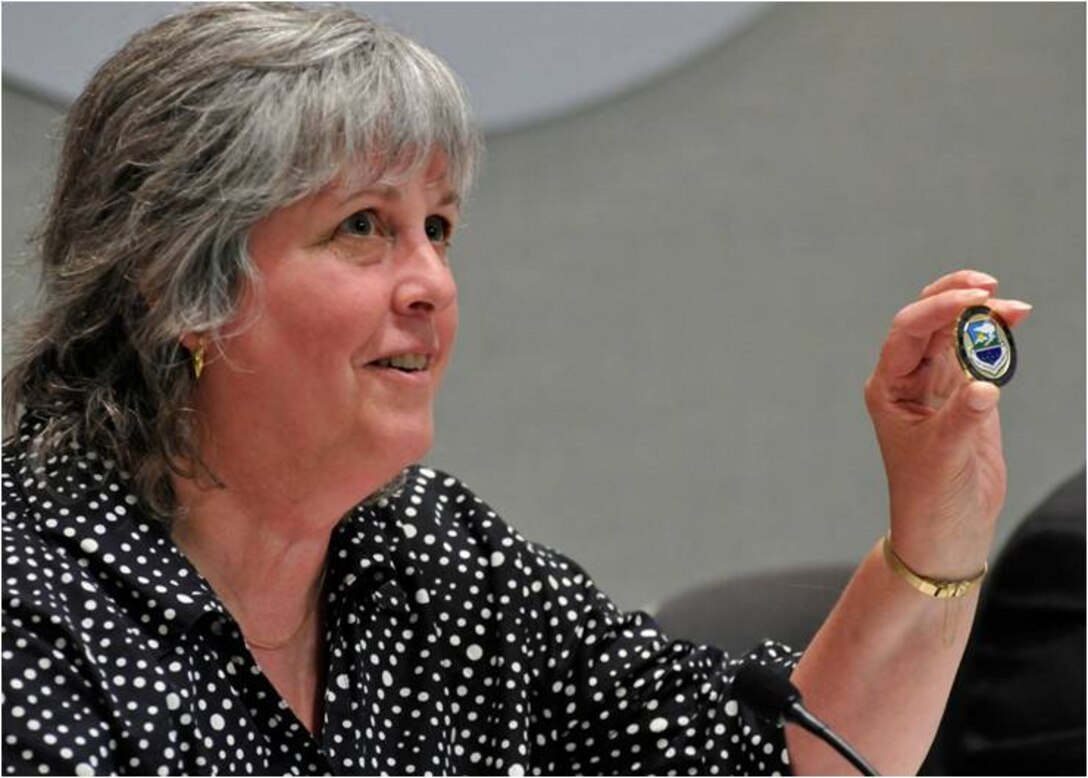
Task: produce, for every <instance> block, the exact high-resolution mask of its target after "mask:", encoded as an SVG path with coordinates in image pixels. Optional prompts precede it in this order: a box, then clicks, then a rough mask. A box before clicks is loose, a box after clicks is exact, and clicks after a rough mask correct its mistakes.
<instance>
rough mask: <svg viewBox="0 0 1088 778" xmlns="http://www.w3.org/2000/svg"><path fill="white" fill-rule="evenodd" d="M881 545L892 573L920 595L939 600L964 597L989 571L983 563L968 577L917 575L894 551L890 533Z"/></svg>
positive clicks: (987, 565)
mask: <svg viewBox="0 0 1088 778" xmlns="http://www.w3.org/2000/svg"><path fill="white" fill-rule="evenodd" d="M881 545H882V554H883V556H884V561H885V562H886V563H887V565H888V567H889V568H890V569H891V571H892V572H894V573H895V574H896V575H898V576H899V577H900V578H901V579H903V581H905V582H906V583H907V584H908V585H909V586H911V588H913V589H915V590H916V591H918V592H920V593H921V594H924V595H926V596H927V597H934V598H936V599H939V600H949V599H956V598H959V597H963V596H965V595H966V594H968V593H969V592H970V591H971V590H972V589H973V588H975V587H976V586H978V584H980V583H981V582H982V579H983V578H984V577H985V576H986V572H987V570H988V569H989V564H988V563H987V562H983V563H982V565H981V566H980V567H978V568H976V570H975V572H974V573H973V574H971V575H969V576H959V577H955V578H946V577H940V578H937V577H932V576H929V575H926V574H924V573H919V572H918V571H917V570H914V569H913V568H911V567H910V565H908V564H907V563H906V562H904V561H903V559H902V558H901V557H900V556H899V554H898V553H896V551H895V546H894V544H893V543H892V535H891V532H889V533H888V534H886V535H885V536H884V540H883V542H882V544H881Z"/></svg>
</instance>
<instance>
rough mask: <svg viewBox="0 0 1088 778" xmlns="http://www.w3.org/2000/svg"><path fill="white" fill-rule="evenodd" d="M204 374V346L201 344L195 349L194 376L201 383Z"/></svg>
mask: <svg viewBox="0 0 1088 778" xmlns="http://www.w3.org/2000/svg"><path fill="white" fill-rule="evenodd" d="M203 372H204V344H203V343H200V344H198V345H197V347H196V348H195V349H193V376H194V377H195V378H196V379H197V380H198V381H199V380H200V374H201V373H203Z"/></svg>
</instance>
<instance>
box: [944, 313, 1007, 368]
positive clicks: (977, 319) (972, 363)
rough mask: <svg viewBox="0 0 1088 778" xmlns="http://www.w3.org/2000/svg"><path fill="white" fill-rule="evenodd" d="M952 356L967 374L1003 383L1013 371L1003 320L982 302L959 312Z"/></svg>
mask: <svg viewBox="0 0 1088 778" xmlns="http://www.w3.org/2000/svg"><path fill="white" fill-rule="evenodd" d="M956 355H957V356H958V357H959V360H960V364H961V365H963V369H964V370H965V371H967V374H968V375H969V376H971V377H972V378H976V379H978V380H979V381H989V382H990V383H992V384H997V385H998V386H1003V385H1004V384H1007V383H1008V382H1009V381H1010V380H1012V376H1013V373H1014V372H1016V345H1015V343H1013V339H1012V333H1011V332H1009V328H1008V326H1006V324H1005V322H1004V320H1003V319H1002V318H1001V317H1000V316H998V315H997V314H996V313H995V312H994V311H992V310H990V309H989V308H987V307H986V306H985V305H976V306H974V307H972V308H968V309H967V310H965V311H964V312H963V313H962V314H960V318H959V321H958V322H957V324H956Z"/></svg>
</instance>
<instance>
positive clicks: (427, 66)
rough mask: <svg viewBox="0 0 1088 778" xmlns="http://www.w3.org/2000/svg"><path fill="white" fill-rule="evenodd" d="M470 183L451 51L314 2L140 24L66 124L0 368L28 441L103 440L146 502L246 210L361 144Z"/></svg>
mask: <svg viewBox="0 0 1088 778" xmlns="http://www.w3.org/2000/svg"><path fill="white" fill-rule="evenodd" d="M438 151H441V152H444V153H445V154H446V156H447V158H448V161H449V166H448V171H449V176H450V179H451V183H452V184H453V185H454V186H455V187H456V189H457V190H458V191H459V192H460V194H461V196H462V200H463V199H465V197H466V196H467V194H468V190H469V189H470V188H471V185H472V182H473V179H474V176H475V171H476V166H477V162H478V158H479V155H480V152H481V137H480V132H479V129H478V127H477V125H476V123H475V121H474V119H473V117H472V112H471V109H470V107H469V101H468V97H467V95H466V93H465V91H464V89H463V87H462V86H461V84H460V83H459V81H458V80H457V77H456V76H455V75H454V74H453V73H452V72H451V71H450V69H449V68H448V66H446V64H445V63H444V62H442V60H440V59H439V58H438V57H437V56H436V55H435V54H433V53H432V52H430V51H428V50H427V49H425V48H423V47H421V46H420V45H418V44H416V43H414V42H413V41H411V40H409V39H408V38H406V37H404V36H403V35H400V34H398V33H397V32H395V31H393V30H391V29H389V28H387V27H384V26H382V25H379V24H376V23H375V22H373V21H371V20H368V19H365V18H362V17H359V16H356V15H355V14H353V13H352V12H350V11H348V10H346V9H338V8H332V7H328V6H316V7H315V6H307V7H301V6H295V5H291V4H285V3H227V4H218V3H216V4H208V5H198V6H196V7H194V8H192V9H190V10H188V11H186V12H184V13H181V14H179V15H177V16H173V17H170V18H168V19H166V20H164V21H162V22H160V23H159V24H157V25H155V26H153V27H150V28H148V29H147V30H144V31H143V32H140V33H138V34H137V35H135V36H134V37H133V38H132V39H131V40H130V41H129V42H128V43H127V44H126V45H125V47H124V48H122V49H121V50H120V51H119V52H117V53H116V54H115V55H114V56H113V57H111V58H110V59H109V60H108V61H107V62H106V63H105V64H104V65H102V67H101V68H100V69H99V70H98V71H97V73H95V75H94V77H93V78H92V79H91V82H90V84H89V85H88V86H87V88H86V90H85V91H84V92H83V93H82V95H80V97H79V99H78V100H77V101H76V102H75V104H74V105H73V107H72V109H71V111H70V113H69V115H68V118H67V122H66V126H65V142H64V146H63V150H62V152H61V157H60V162H59V169H58V172H57V182H56V187H55V190H54V195H53V201H52V204H51V206H50V209H49V211H48V214H47V216H46V220H45V223H44V225H43V228H42V231H41V236H40V240H41V260H42V268H43V279H42V300H41V305H40V307H39V310H38V312H37V314H36V316H35V317H34V318H33V319H32V320H31V321H30V322H28V324H27V325H26V326H25V329H24V337H23V339H22V345H21V347H20V350H19V352H18V353H17V355H16V356H15V357H14V359H13V360H12V362H13V364H12V367H11V368H10V370H9V371H8V373H7V374H6V375H5V376H4V405H5V410H6V412H7V414H6V415H7V418H8V419H12V418H15V417H16V416H17V415H18V412H19V409H20V406H21V409H22V412H24V413H27V414H33V415H34V416H36V417H40V418H42V419H44V421H45V431H44V432H43V434H42V435H41V436H40V438H39V441H38V444H37V454H38V456H40V457H41V461H45V459H46V458H47V457H49V456H51V455H55V454H58V453H61V452H62V450H63V449H67V448H69V447H71V446H72V445H73V444H74V445H78V446H83V447H92V448H96V449H98V450H101V451H104V453H105V454H106V455H108V456H110V457H112V458H114V459H115V461H116V463H117V465H119V466H120V467H121V468H122V469H123V470H125V471H127V472H128V473H129V474H130V475H131V476H132V478H133V481H134V485H135V488H136V491H137V493H138V495H139V496H140V497H141V498H142V499H143V500H145V502H146V504H147V506H148V507H149V508H150V509H151V510H152V511H153V512H154V513H155V514H156V515H158V516H160V517H162V518H164V519H167V520H169V519H170V518H172V517H174V516H175V515H176V513H177V510H178V506H177V505H176V500H175V496H174V493H173V488H172V486H171V474H172V473H174V474H178V475H181V476H184V477H202V478H206V479H210V480H211V481H212V482H213V483H217V480H216V479H215V476H214V474H212V473H211V472H210V470H208V468H207V467H206V466H205V465H204V463H203V461H202V460H201V458H200V455H199V451H198V449H197V435H196V420H195V418H194V413H193V411H192V409H191V408H190V407H189V400H190V394H191V391H192V389H193V386H194V379H193V377H192V374H191V371H190V369H189V359H188V354H187V353H186V351H185V350H184V349H183V348H182V346H181V343H180V339H181V337H182V335H184V334H186V333H193V332H196V333H201V334H203V335H204V336H206V337H208V338H210V339H213V340H214V339H215V338H217V337H219V336H220V335H221V334H222V328H223V326H224V325H225V324H226V323H227V322H228V321H229V320H231V318H232V316H233V314H234V312H235V301H236V300H237V298H238V294H239V291H240V290H241V289H242V288H244V286H245V285H248V284H251V283H253V282H255V281H256V280H257V274H256V270H255V268H254V266H253V263H252V262H251V260H250V258H249V256H248V252H247V249H246V240H247V235H248V233H249V230H250V229H251V228H252V226H253V225H254V223H255V222H257V221H258V220H259V219H261V218H262V217H263V216H265V215H267V214H269V213H270V212H271V211H273V210H275V209H277V208H280V207H282V206H285V205H288V204H290V203H292V202H294V201H296V200H298V199H299V198H301V197H304V196H306V195H307V194H310V193H312V192H314V191H317V190H318V189H320V188H321V187H323V186H325V185H327V184H328V183H329V182H331V181H332V180H334V179H335V178H336V177H337V176H338V175H339V174H340V173H341V172H342V171H344V170H345V168H346V167H347V166H348V165H349V163H351V162H352V161H358V160H365V161H366V163H367V165H368V170H369V171H371V172H372V173H373V175H374V177H375V179H379V178H388V177H390V176H393V177H397V176H399V175H410V174H411V173H413V172H414V171H415V170H418V169H420V166H422V165H424V164H425V163H426V162H427V161H428V159H429V158H430V157H431V156H432V155H433V153H435V152H438Z"/></svg>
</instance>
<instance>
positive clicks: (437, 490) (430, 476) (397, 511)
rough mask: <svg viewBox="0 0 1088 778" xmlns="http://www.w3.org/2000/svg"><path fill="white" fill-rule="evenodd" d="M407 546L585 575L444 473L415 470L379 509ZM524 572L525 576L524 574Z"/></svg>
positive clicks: (409, 471) (493, 563) (497, 563)
mask: <svg viewBox="0 0 1088 778" xmlns="http://www.w3.org/2000/svg"><path fill="white" fill-rule="evenodd" d="M378 508H379V510H381V511H383V512H384V513H385V515H386V516H387V520H388V521H391V522H392V523H393V524H395V525H396V527H397V529H398V533H397V534H400V535H402V536H403V537H404V538H405V539H406V540H407V541H413V542H411V543H409V544H408V545H413V546H415V545H422V546H424V547H426V546H432V547H437V548H439V549H446V550H449V551H453V552H454V553H455V554H456V555H457V556H458V557H460V558H462V559H466V560H467V559H472V558H474V557H476V558H477V559H476V560H475V561H478V562H480V563H481V564H482V562H483V557H485V556H486V559H487V562H488V566H490V567H501V566H502V565H503V564H504V563H505V562H506V561H507V559H511V560H517V561H518V562H519V564H518V566H519V567H521V566H522V565H532V566H534V567H540V568H542V569H547V570H556V571H560V572H563V573H570V575H571V576H576V577H577V578H578V579H579V582H581V581H582V580H583V579H585V578H586V576H585V573H584V571H582V569H581V568H580V567H579V566H578V565H577V564H576V563H575V562H574V561H572V560H571V559H569V558H568V557H566V556H565V555H564V554H562V553H560V552H559V551H556V550H555V549H553V548H550V547H548V546H546V545H543V544H540V543H535V542H533V541H531V540H529V539H527V538H526V537H525V536H524V535H522V534H521V532H520V531H518V529H517V528H516V527H515V526H514V525H512V524H511V523H509V522H508V521H506V520H505V519H504V518H503V517H502V516H500V515H499V513H498V512H497V511H496V510H495V509H493V508H492V507H491V505H489V504H488V503H487V502H486V501H485V500H484V499H483V498H482V497H480V496H479V495H477V494H476V492H475V491H473V490H472V489H471V488H470V487H469V486H468V485H467V484H466V483H465V482H464V481H463V480H461V479H460V478H458V477H456V476H454V475H451V474H449V473H447V472H444V471H442V470H438V469H434V468H430V467H422V466H414V467H411V468H408V469H407V470H406V471H405V481H404V486H403V487H402V488H401V489H400V490H398V491H397V492H396V493H395V494H394V495H392V496H391V497H389V498H388V499H387V500H383V501H381V502H379V504H378ZM527 572H528V571H527Z"/></svg>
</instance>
